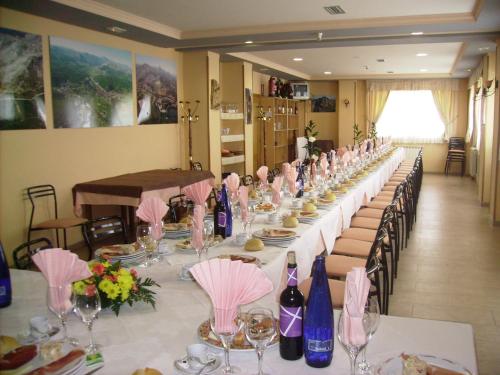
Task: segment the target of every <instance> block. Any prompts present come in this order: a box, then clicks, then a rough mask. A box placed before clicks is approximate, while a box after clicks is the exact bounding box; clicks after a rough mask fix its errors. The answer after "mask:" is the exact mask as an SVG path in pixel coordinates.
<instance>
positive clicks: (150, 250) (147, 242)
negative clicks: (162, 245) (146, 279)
mask: <svg viewBox="0 0 500 375" xmlns="http://www.w3.org/2000/svg"><path fill="white" fill-rule="evenodd" d="M151 232H152V228H151V226H150V225H147V224H140V225H138V226H137V236H136V238H137V242H138V243H139V245H140V246H141V248H142V249H143V250H144V251H145V252H146V260H145V262H144V263H142V264H141V265H140V266H141V267H145V268H147V267H150V266H151V264H152V261H151V259H152V257H153V254H154V252H155V251H157V249H158V242H159V241H157V240H155V239H154V238H153V236H152V233H151Z"/></svg>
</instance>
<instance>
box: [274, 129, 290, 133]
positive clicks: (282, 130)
mask: <svg viewBox="0 0 500 375" xmlns="http://www.w3.org/2000/svg"><path fill="white" fill-rule="evenodd" d="M287 130H288V129H274V131H275V132H286V131H287Z"/></svg>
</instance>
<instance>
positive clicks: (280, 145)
mask: <svg viewBox="0 0 500 375" xmlns="http://www.w3.org/2000/svg"><path fill="white" fill-rule="evenodd" d="M274 147H288V144H286V145H277V146H274Z"/></svg>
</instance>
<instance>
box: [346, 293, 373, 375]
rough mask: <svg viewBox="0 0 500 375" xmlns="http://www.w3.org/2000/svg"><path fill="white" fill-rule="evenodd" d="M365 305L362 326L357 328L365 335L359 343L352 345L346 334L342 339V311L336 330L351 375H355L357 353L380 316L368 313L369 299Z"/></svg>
mask: <svg viewBox="0 0 500 375" xmlns="http://www.w3.org/2000/svg"><path fill="white" fill-rule="evenodd" d="M367 301H368V302H367V304H366V305H365V308H364V311H363V317H362V326H360V327H359V328H360V329H362V330H363V334H364V335H365V339H364V340H362V342H360V343H356V344H355V343H352V342H351V340H350V338H349V334H346V335H345V336H347V337H344V328H345V327H344V310H342V312H341V313H340V317H339V322H338V329H337V337H338V339H339V342H340V344H341V345H342V347H343V348H344V350H345V351H346V352H347V354H348V356H349V360H350V364H351V375H356V359H357V357H358V355H359V353H360V352H361V351H362V350H363V349H364V348H365V346H366V345H367V343H368V336H369V334H370V332H374V330H373V327H374V325H376V324H378V319H379V316H380V314H379V313H377V312H373V311H372V312H370V306H371V299H368V300H367Z"/></svg>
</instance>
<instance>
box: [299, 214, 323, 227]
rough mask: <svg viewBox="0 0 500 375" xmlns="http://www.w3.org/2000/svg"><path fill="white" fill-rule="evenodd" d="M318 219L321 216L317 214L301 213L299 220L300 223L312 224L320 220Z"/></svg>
mask: <svg viewBox="0 0 500 375" xmlns="http://www.w3.org/2000/svg"><path fill="white" fill-rule="evenodd" d="M318 217H319V214H318V213H317V212H306V211H300V213H299V216H298V217H297V219H298V220H299V223H303V224H312V223H314V222H315V221H316V220H318Z"/></svg>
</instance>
